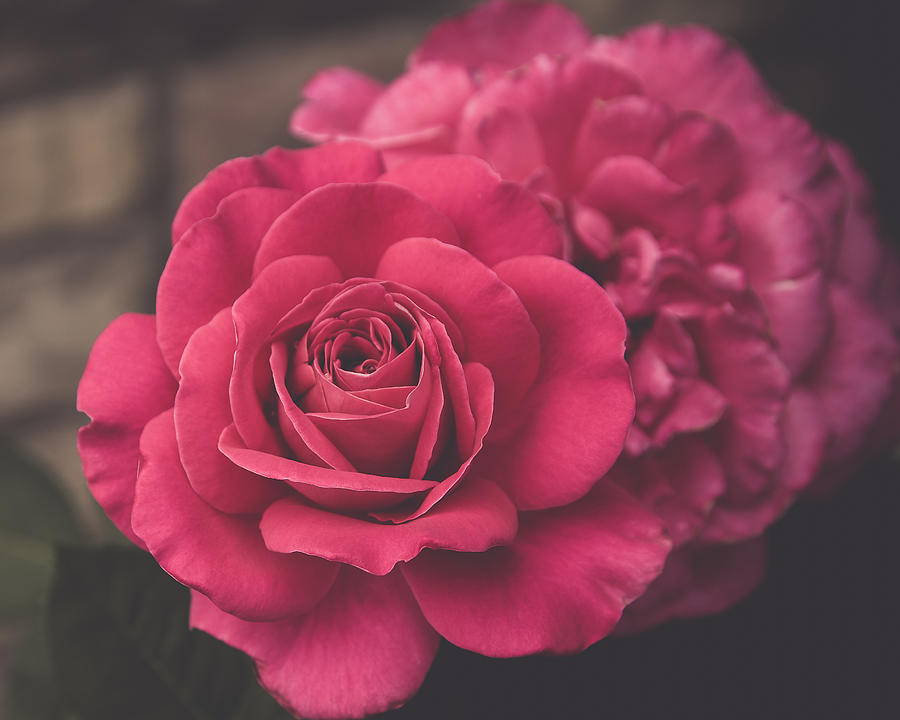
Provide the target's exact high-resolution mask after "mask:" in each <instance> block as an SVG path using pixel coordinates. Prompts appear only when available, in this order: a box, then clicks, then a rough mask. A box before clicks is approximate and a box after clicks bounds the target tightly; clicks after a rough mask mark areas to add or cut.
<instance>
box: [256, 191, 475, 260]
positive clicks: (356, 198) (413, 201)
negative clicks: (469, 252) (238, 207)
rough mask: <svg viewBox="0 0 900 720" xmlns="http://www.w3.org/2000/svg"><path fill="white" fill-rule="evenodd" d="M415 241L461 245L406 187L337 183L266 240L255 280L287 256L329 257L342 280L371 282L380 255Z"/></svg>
mask: <svg viewBox="0 0 900 720" xmlns="http://www.w3.org/2000/svg"><path fill="white" fill-rule="evenodd" d="M411 237H428V238H435V239H437V240H440V241H442V242H445V243H449V244H451V245H459V238H458V237H457V234H456V230H455V228H454V227H453V224H452V223H451V222H450V221H449V220H448V219H447V218H446V217H445V216H444V215H442V214H441V213H439V212H438V211H437V210H435V209H434V208H433V207H432V206H431V205H429V204H428V203H426V202H425V201H424V200H422V199H420V198H418V197H416V196H415V195H413V194H412V193H411V192H410V191H409V190H406V189H405V188H401V187H397V186H395V185H389V184H387V183H365V184H357V185H351V184H334V185H329V186H328V187H323V188H320V189H319V190H316V191H315V192H312V193H309V194H308V195H307V196H306V197H304V198H303V199H302V200H300V201H299V202H297V203H296V204H295V205H294V206H293V207H292V208H291V209H290V210H288V211H287V212H286V213H284V214H283V215H282V216H281V217H280V218H279V220H278V221H277V222H276V223H275V224H274V225H273V226H272V228H271V230H269V232H268V234H267V235H266V237H265V238H263V241H262V245H261V247H260V250H259V253H258V254H257V256H256V263H255V265H254V270H253V275H254V277H256V276H258V275H259V274H260V272H261V271H262V270H263V268H265V267H266V266H267V265H269V264H270V263H272V262H274V261H275V260H278V259H279V258H283V257H285V256H288V255H325V256H327V257H330V258H331V259H332V260H333V261H334V262H335V264H336V265H337V266H338V267H339V268H340V271H341V273H342V275H343V277H344V278H354V277H372V276H373V274H374V273H375V268H377V267H378V263H379V261H380V260H381V256H382V255H383V254H384V253H385V251H386V250H387V249H388V248H389V247H390V246H391V245H393V244H395V243H397V242H399V241H401V240H403V239H405V238H411Z"/></svg>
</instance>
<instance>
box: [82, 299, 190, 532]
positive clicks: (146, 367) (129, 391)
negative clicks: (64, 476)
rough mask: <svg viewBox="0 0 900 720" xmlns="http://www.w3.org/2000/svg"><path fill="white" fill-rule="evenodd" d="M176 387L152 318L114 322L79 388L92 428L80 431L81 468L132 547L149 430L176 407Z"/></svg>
mask: <svg viewBox="0 0 900 720" xmlns="http://www.w3.org/2000/svg"><path fill="white" fill-rule="evenodd" d="M176 388H177V385H176V383H175V378H173V377H172V374H171V373H170V372H169V370H168V369H167V368H166V365H165V363H164V362H163V358H162V355H161V354H160V351H159V346H158V345H157V344H156V321H155V318H154V317H153V316H152V315H138V314H136V313H129V314H126V315H121V316H120V317H118V318H116V319H115V320H113V322H112V323H110V325H109V327H107V328H106V330H104V331H103V333H102V334H101V335H100V337H98V338H97V341H96V342H95V343H94V347H93V348H92V349H91V355H90V358H88V363H87V367H86V368H85V371H84V375H83V376H82V378H81V382H80V383H79V385H78V400H77V407H78V409H79V410H80V411H81V412H83V413H86V414H87V415H88V416H89V417H90V418H91V423H90V424H89V425H87V426H85V427H83V428H81V429H80V430H79V431H78V452H79V454H80V455H81V464H82V468H83V470H84V474H85V477H86V478H87V482H88V487H90V489H91V493H93V495H94V497H95V498H96V500H97V502H98V503H100V506H101V507H102V508H103V509H104V510H105V511H106V514H107V515H109V518H110V520H112V521H113V522H114V523H115V525H116V527H117V528H119V530H121V531H122V532H123V533H124V534H125V535H126V536H127V537H128V538H129V539H130V540H131V541H132V542H133V543H135V544H137V545H139V546H140V547H142V548H143V547H144V543H143V541H142V540H141V539H140V538H139V537H138V536H137V535H135V533H134V530H132V528H131V508H132V506H133V505H134V486H135V483H136V482H137V473H138V464H139V460H140V455H139V449H138V442H139V440H140V437H141V432H142V431H143V429H144V425H146V424H147V422H149V421H150V420H151V419H152V418H154V417H156V416H157V415H159V413H161V412H163V411H164V410H166V409H167V408H170V407H172V404H173V403H174V401H175V390H176Z"/></svg>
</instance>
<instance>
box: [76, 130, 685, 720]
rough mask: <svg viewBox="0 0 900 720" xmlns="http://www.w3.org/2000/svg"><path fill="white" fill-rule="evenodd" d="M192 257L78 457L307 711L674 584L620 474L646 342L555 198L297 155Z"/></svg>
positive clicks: (594, 623)
mask: <svg viewBox="0 0 900 720" xmlns="http://www.w3.org/2000/svg"><path fill="white" fill-rule="evenodd" d="M173 236H174V237H173V239H174V246H173V248H172V252H171V255H170V257H169V261H168V264H167V265H166V268H165V271H164V272H163V274H162V277H161V279H160V283H159V289H158V293H157V306H156V310H157V312H156V316H155V317H154V316H152V315H137V314H128V315H123V316H121V317H120V318H118V319H117V320H115V321H114V322H113V323H112V324H111V325H110V326H109V328H107V330H106V331H105V332H104V333H103V334H102V335H101V336H100V338H99V339H98V340H97V342H96V344H95V346H94V349H93V351H92V353H91V357H90V360H89V362H88V366H87V369H86V371H85V374H84V377H83V378H82V381H81V385H80V387H79V393H78V405H79V408H80V409H81V410H83V411H84V412H86V413H87V414H88V415H90V417H91V423H90V425H88V426H87V427H85V428H83V429H82V431H81V433H80V435H79V450H80V452H81V456H82V460H83V463H84V469H85V473H86V475H87V478H88V482H89V484H90V487H91V490H92V491H93V493H94V495H95V497H96V498H97V500H98V501H99V502H100V504H101V505H102V506H103V507H104V508H105V510H106V511H107V513H108V514H109V516H110V517H111V518H112V519H113V521H114V522H115V523H116V524H117V525H118V527H119V528H120V529H121V530H122V531H123V532H124V533H125V534H126V535H128V536H129V537H130V538H131V539H132V540H133V541H134V542H135V543H137V544H138V545H140V546H142V547H145V548H146V549H147V550H149V551H150V552H151V553H152V554H153V555H154V557H155V558H156V559H157V560H158V562H159V563H160V565H161V566H162V567H163V568H164V569H165V570H166V571H167V572H168V573H169V574H171V575H172V576H173V577H175V578H176V579H177V580H179V581H180V582H182V583H184V584H185V585H188V586H189V587H191V588H192V589H193V594H192V604H191V623H192V625H193V626H194V627H198V628H201V629H203V630H205V631H207V632H209V633H211V634H213V635H215V636H216V637H218V638H220V639H222V640H224V641H225V642H227V643H229V644H230V645H233V646H235V647H238V648H240V649H242V650H243V651H245V652H246V653H248V654H249V655H251V656H252V657H253V658H254V660H255V661H256V664H257V668H258V671H259V677H260V680H261V682H262V683H263V684H264V685H265V687H266V688H267V689H268V690H269V691H270V692H271V693H272V694H273V695H274V696H275V697H276V698H277V699H278V700H279V701H280V702H281V703H282V704H283V705H285V706H286V707H287V708H288V709H290V710H291V711H292V712H294V713H296V714H298V715H301V716H304V717H334V718H337V717H346V716H354V717H358V716H361V715H364V714H367V713H374V712H379V711H382V710H386V709H389V708H392V707H396V706H398V705H400V704H402V703H403V702H404V701H405V700H406V699H408V698H409V697H410V696H411V695H412V694H413V693H414V692H415V691H416V689H417V688H418V687H419V685H420V684H421V682H422V680H423V678H424V677H425V673H426V672H427V670H428V668H429V666H430V664H431V661H432V658H433V656H434V654H435V652H436V650H437V647H438V643H439V639H440V637H445V638H447V639H448V640H450V641H451V642H453V643H454V644H456V645H459V646H461V647H464V648H468V649H470V650H473V651H476V652H480V653H484V654H488V655H493V656H513V655H522V654H528V653H535V652H540V651H549V652H554V653H566V652H575V651H578V650H581V649H583V648H585V647H586V646H588V645H590V644H591V643H593V642H595V641H597V640H598V639H600V638H601V637H603V636H604V635H606V634H607V633H608V632H609V631H610V630H611V629H612V628H613V627H614V626H615V625H616V623H617V622H618V620H619V617H620V615H621V613H622V610H623V608H624V606H625V605H626V604H627V603H628V602H630V601H631V600H633V599H634V598H635V597H637V596H638V595H639V594H640V593H641V592H643V590H644V589H645V587H646V586H647V584H648V583H649V582H650V581H651V580H653V579H654V578H655V577H656V576H657V575H658V574H659V572H660V571H661V569H662V566H663V562H664V558H665V555H666V554H667V552H668V549H669V545H670V543H669V541H668V539H667V538H665V537H664V533H663V529H662V526H661V523H660V522H659V521H658V519H657V518H656V517H655V516H654V515H652V514H651V513H649V512H648V511H647V510H646V509H645V508H643V507H642V505H641V504H640V503H639V502H638V501H636V500H634V499H632V498H631V497H630V496H629V495H628V494H627V493H626V492H625V491H623V490H622V489H621V488H619V487H618V486H616V485H615V484H613V483H611V482H610V481H607V480H603V479H602V478H603V476H604V474H605V473H606V472H607V470H608V469H609V468H610V466H611V465H612V464H613V463H614V461H615V460H616V458H617V456H618V455H619V453H620V451H621V448H622V445H623V442H624V439H625V435H626V433H627V431H628V427H629V425H630V424H631V421H632V417H633V411H634V397H633V393H632V389H631V384H630V380H629V376H628V369H627V366H626V364H625V360H624V357H623V355H624V340H625V324H624V322H623V320H622V316H621V314H620V313H619V312H618V311H617V310H616V309H615V307H614V306H613V305H612V303H611V302H610V301H609V300H608V299H607V297H606V294H605V293H604V291H603V290H601V289H600V287H599V286H598V285H597V284H596V283H594V282H593V280H591V279H590V278H589V277H588V276H586V275H584V274H582V273H581V272H579V271H578V270H576V269H575V268H574V267H572V266H571V265H569V264H567V263H565V262H563V261H561V260H559V259H555V258H553V257H548V256H547V255H553V254H558V253H559V252H560V248H561V245H562V236H561V233H560V231H559V228H558V226H557V225H556V223H554V222H553V220H552V219H551V218H550V216H549V215H548V214H547V213H546V211H545V209H544V207H543V206H542V205H541V203H540V202H539V201H538V200H537V199H536V198H535V197H534V196H533V195H532V194H531V193H529V192H528V191H526V190H525V189H523V188H521V187H519V186H517V185H515V184H512V183H509V182H506V181H502V180H501V179H500V178H499V176H497V175H496V174H495V173H494V172H493V171H492V170H490V169H489V167H488V166H487V165H486V164H485V163H484V162H483V161H481V160H477V159H475V158H463V157H441V158H426V159H423V160H420V161H417V162H415V163H412V164H410V165H407V166H402V167H398V168H396V169H394V170H393V171H391V172H388V173H387V174H383V168H382V166H381V160H380V157H379V155H378V153H377V152H375V151H373V150H371V149H369V148H368V147H366V146H363V145H357V144H340V145H332V146H327V145H326V146H323V147H321V148H316V149H312V150H303V151H286V150H281V149H274V150H271V151H269V152H267V153H266V154H264V155H261V156H258V157H252V158H241V159H238V160H233V161H231V162H228V163H225V164H224V165H222V166H220V167H219V168H217V169H216V170H214V171H213V172H212V173H210V174H209V175H208V176H207V178H206V179H205V180H204V181H203V182H202V183H200V185H198V186H197V187H196V188H195V189H194V190H193V191H192V192H191V193H190V194H189V195H188V196H187V198H186V199H185V201H184V203H183V204H182V206H181V208H180V210H179V212H178V215H177V217H176V219H175V223H174V232H173ZM598 480H599V482H598Z"/></svg>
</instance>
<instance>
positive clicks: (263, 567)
mask: <svg viewBox="0 0 900 720" xmlns="http://www.w3.org/2000/svg"><path fill="white" fill-rule="evenodd" d="M141 457H142V459H143V463H142V465H141V470H140V474H139V476H138V483H137V488H136V491H135V500H134V513H133V517H132V522H133V524H134V528H135V532H136V533H137V534H138V535H139V536H140V537H141V539H143V540H144V542H145V543H146V544H147V548H148V549H149V550H150V552H151V553H152V554H153V556H154V557H155V558H156V560H157V562H159V564H160V565H161V566H162V568H163V569H164V570H165V571H166V572H167V573H169V574H170V575H171V576H172V577H174V578H175V579H176V580H178V582H180V583H183V584H184V585H187V586H189V587H192V588H195V589H197V590H199V591H200V592H202V593H204V594H205V595H207V596H209V597H210V598H211V599H212V600H213V602H215V603H216V604H217V605H218V606H219V607H220V608H222V609H223V610H225V611H226V612H230V613H235V614H237V615H239V616H240V617H244V618H247V619H253V620H275V619H278V618H282V617H287V616H288V615H296V614H298V613H304V612H307V611H308V610H310V609H311V608H312V607H313V606H314V605H315V604H316V603H317V602H319V600H321V599H322V597H323V596H324V595H325V593H326V592H328V589H329V588H330V587H331V585H332V583H333V582H334V578H335V575H336V574H337V567H336V566H334V565H331V564H329V563H327V562H323V561H322V560H319V559H318V558H310V557H306V556H301V555H282V554H279V553H273V552H271V551H269V550H267V549H266V546H265V545H264V544H263V541H262V538H261V537H260V534H259V529H258V528H257V526H256V519H255V518H254V517H253V516H248V515H226V514H225V513H221V512H219V511H218V510H214V509H213V508H212V507H210V506H209V505H207V504H206V503H205V502H203V500H201V499H200V498H199V497H198V496H197V495H196V494H195V493H194V491H193V490H192V489H191V486H190V485H189V484H188V480H187V477H185V475H184V471H183V470H182V469H181V462H180V460H179V458H178V445H177V442H176V439H175V423H174V421H173V413H172V412H171V411H169V412H165V413H163V414H161V415H159V416H157V417H156V418H154V419H153V420H151V421H150V422H149V423H148V424H147V427H146V428H145V429H144V433H143V434H142V435H141Z"/></svg>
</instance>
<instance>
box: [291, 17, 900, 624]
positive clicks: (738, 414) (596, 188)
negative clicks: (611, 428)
mask: <svg viewBox="0 0 900 720" xmlns="http://www.w3.org/2000/svg"><path fill="white" fill-rule="evenodd" d="M363 83H365V84H366V88H367V90H366V92H365V93H362V92H360V93H351V92H350V89H351V88H355V87H357V86H359V85H361V84H363ZM425 94H427V97H428V98H429V101H428V102H427V103H423V102H421V100H420V98H421V97H423V96H424V95H425ZM304 96H305V98H306V99H305V101H304V102H303V104H301V105H300V107H299V108H298V109H297V110H296V111H295V113H294V115H293V118H292V128H293V130H294V131H295V132H296V133H298V134H299V135H301V136H303V137H306V138H308V139H312V140H314V141H315V140H319V139H322V138H332V137H333V138H342V137H344V138H346V137H358V138H361V139H363V140H366V141H368V142H370V143H372V144H374V145H377V146H380V147H384V148H386V149H387V151H388V154H387V155H386V157H387V158H388V160H389V161H390V162H398V161H399V160H400V159H402V158H405V157H409V156H414V155H426V154H428V153H430V152H434V151H435V149H439V150H440V151H441V152H446V151H451V150H452V151H454V152H459V153H471V154H474V155H477V156H480V157H482V158H484V159H486V160H487V161H488V162H490V164H491V165H492V166H493V168H494V169H495V170H497V171H498V172H499V173H500V174H501V175H502V176H504V177H505V178H507V179H510V180H515V181H519V182H521V183H523V184H525V185H527V186H528V187H530V188H532V189H533V190H535V191H537V192H539V193H541V194H542V196H543V197H544V198H545V201H546V203H547V204H548V206H549V207H551V208H554V209H555V211H556V213H558V216H559V217H560V218H561V219H562V220H563V221H564V223H565V225H566V226H567V228H568V230H569V238H570V247H569V248H568V251H567V256H568V257H570V258H571V259H572V261H573V262H574V263H575V264H576V265H577V266H578V267H579V268H581V269H583V270H585V271H586V272H588V273H589V274H591V275H593V276H594V277H595V278H596V279H597V280H598V281H599V282H600V283H601V284H602V285H603V286H604V287H605V288H606V289H607V291H608V292H609V294H610V297H611V298H613V300H614V301H615V303H616V304H617V306H618V307H619V308H620V309H621V310H622V312H623V313H624V314H625V317H626V319H627V321H628V325H629V331H630V335H629V341H628V356H629V363H630V365H631V368H632V372H633V376H634V386H635V393H636V395H637V414H636V422H635V424H634V426H633V428H632V429H631V432H630V433H629V435H628V439H627V442H626V450H627V452H626V456H625V457H623V459H622V460H621V461H620V462H619V463H618V464H617V466H616V468H615V469H614V471H613V475H614V477H615V478H616V480H617V482H619V483H620V484H621V485H622V486H624V487H626V488H628V489H629V490H631V491H632V492H634V493H636V494H638V495H639V496H640V497H642V498H643V499H644V500H645V501H646V502H647V503H648V504H649V505H650V506H651V507H652V508H653V509H654V510H655V511H656V512H657V513H658V514H659V515H660V516H661V517H662V518H663V519H664V520H665V522H666V525H667V528H668V531H669V533H670V534H671V536H672V538H673V540H674V542H675V545H676V547H677V548H678V550H677V551H676V552H675V553H673V556H672V560H671V561H670V562H669V563H668V565H667V570H666V572H665V574H664V576H663V577H662V578H661V579H660V580H659V581H658V582H657V583H655V584H654V585H653V586H652V587H651V589H650V590H649V591H648V593H647V594H646V595H645V596H644V597H643V598H642V599H641V600H640V601H638V603H637V604H636V605H635V606H632V608H630V609H629V612H628V613H627V614H626V618H627V620H626V622H625V623H623V626H622V627H623V628H631V629H636V628H639V627H642V626H646V625H648V624H652V623H656V622H660V621H663V620H665V619H667V618H669V617H673V616H690V615H699V614H704V613H707V612H713V611H716V610H719V609H722V608H724V607H726V606H727V605H729V604H731V603H733V602H735V601H736V600H737V599H738V598H740V597H741V596H743V595H744V594H746V592H748V591H749V590H750V589H751V588H752V587H753V586H754V585H755V584H756V582H757V581H758V579H759V577H760V576H761V574H762V571H763V568H764V562H765V555H764V551H763V548H762V545H761V543H762V541H761V540H760V539H759V537H758V536H759V535H760V533H762V532H763V530H764V529H765V528H766V527H767V526H768V525H769V524H770V523H772V522H773V521H774V520H775V519H776V518H778V517H779V516H780V515H781V514H782V513H783V512H784V510H785V509H786V508H787V507H788V506H789V504H790V503H791V502H792V501H793V500H794V499H795V498H796V497H797V495H798V494H799V493H800V492H802V491H804V490H806V489H807V488H810V486H811V485H813V484H814V485H815V489H817V490H821V489H823V488H825V487H828V486H830V485H833V484H834V483H835V482H837V481H839V480H840V478H841V477H844V476H846V475H847V473H848V472H849V471H850V470H852V469H853V468H854V467H856V466H858V465H859V463H860V462H861V461H862V460H863V459H864V458H865V457H867V456H868V455H869V454H871V452H872V451H873V450H876V449H879V448H880V447H883V445H884V441H885V439H895V438H896V437H897V436H898V422H897V419H898V418H900V413H898V412H897V410H898V408H900V390H898V385H897V382H896V380H897V368H898V362H900V350H898V343H897V329H898V328H900V299H898V292H900V290H898V278H900V272H898V264H897V261H896V258H894V257H893V256H892V255H890V254H889V253H888V251H887V249H886V247H885V245H884V243H882V242H881V240H880V238H879V237H878V233H877V230H876V228H875V226H874V223H873V221H872V219H871V214H870V208H869V204H870V203H869V197H868V190H867V188H866V186H865V182H864V181H863V179H862V178H861V177H860V175H859V173H858V172H857V170H856V169H855V168H854V166H853V162H852V160H851V159H850V156H849V154H848V153H847V151H846V150H844V149H843V148H841V147H840V146H839V145H837V144H836V143H834V142H831V141H828V140H826V139H823V138H822V137H820V136H819V135H817V134H816V133H815V132H813V130H812V129H811V128H810V127H809V125H808V124H807V123H806V122H805V121H804V120H803V119H801V118H799V117H797V116H796V115H793V114H791V113H789V112H787V111H785V110H783V109H782V108H780V107H779V106H778V104H777V101H776V100H775V99H774V98H773V97H772V95H771V94H770V92H769V91H768V89H767V88H766V86H765V84H764V83H763V81H762V79H761V78H760V76H759V74H758V73H757V72H756V70H755V69H754V68H753V66H752V65H751V63H750V62H749V61H748V60H747V58H746V57H745V56H744V55H743V54H742V53H741V52H740V51H739V50H738V49H736V48H734V47H733V46H731V45H730V44H729V43H728V42H727V41H725V40H723V39H722V38H721V37H719V36H717V35H715V34H714V33H712V32H710V31H708V30H705V29H703V28H699V27H682V28H678V29H667V28H664V27H662V26H660V25H650V26H647V27H643V28H639V29H637V30H635V31H633V32H631V33H629V34H627V35H624V36H622V37H598V38H596V39H593V40H591V39H590V37H589V34H588V32H587V30H586V29H585V28H584V27H583V26H582V25H581V23H580V22H579V21H578V19H577V18H576V17H575V16H573V15H572V14H571V13H570V12H569V11H567V10H565V9H564V8H562V7H559V6H554V5H545V4H525V3H508V2H502V1H501V2H491V3H488V4H485V5H482V6H480V7H477V8H475V9H474V10H472V11H471V12H469V13H468V14H466V15H463V16H462V17H460V18H456V19H453V20H450V21H447V22H445V23H443V24H441V25H439V26H438V27H437V28H435V29H434V30H433V31H432V32H431V33H430V34H429V35H428V37H427V38H426V39H425V41H424V43H423V44H422V46H421V47H419V48H418V49H417V50H416V51H415V52H414V53H413V54H412V55H411V57H410V61H409V68H408V71H407V72H406V73H405V74H404V75H403V76H401V77H400V78H399V79H397V80H395V81H394V82H392V83H390V84H389V85H387V86H386V87H382V86H380V84H378V83H376V82H375V81H373V80H369V79H366V78H364V77H363V76H361V75H359V74H357V73H353V72H352V71H349V70H346V69H340V70H326V71H325V72H323V73H321V74H320V75H318V76H317V77H316V78H314V79H313V80H312V82H311V83H310V84H309V85H308V86H307V87H306V88H305V90H304ZM351 97H352V98H353V104H352V106H351V103H350V99H351ZM336 118H340V122H337V121H336V120H335V119H336ZM892 393H893V397H890V396H891V394H892ZM885 428H886V431H885V430H884V429H885ZM876 431H877V432H876Z"/></svg>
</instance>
